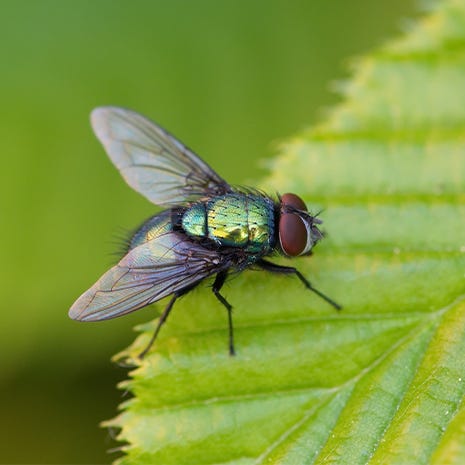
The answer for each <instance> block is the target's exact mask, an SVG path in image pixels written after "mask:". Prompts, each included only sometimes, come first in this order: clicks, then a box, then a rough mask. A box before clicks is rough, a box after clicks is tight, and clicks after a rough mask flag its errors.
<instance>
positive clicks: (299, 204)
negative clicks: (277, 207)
mask: <svg viewBox="0 0 465 465" xmlns="http://www.w3.org/2000/svg"><path fill="white" fill-rule="evenodd" d="M281 203H282V204H283V205H289V206H290V207H294V208H297V210H304V211H307V206H306V205H305V202H304V201H303V200H302V199H301V198H300V197H299V196H298V195H295V194H289V193H287V194H283V195H282V197H281Z"/></svg>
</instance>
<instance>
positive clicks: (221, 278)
mask: <svg viewBox="0 0 465 465" xmlns="http://www.w3.org/2000/svg"><path fill="white" fill-rule="evenodd" d="M227 276H228V272H227V271H220V272H219V273H218V274H217V275H216V278H215V282H214V283H213V286H212V291H213V294H215V296H216V298H217V299H218V300H219V301H220V302H221V303H222V304H223V305H224V306H225V307H226V310H227V311H228V323H229V355H235V354H236V352H235V350H234V331H233V322H232V305H231V304H230V303H229V302H228V301H227V300H226V299H225V298H224V297H223V296H222V295H221V294H220V290H221V288H222V287H223V284H224V282H225V281H226V278H227Z"/></svg>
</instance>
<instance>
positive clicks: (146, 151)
mask: <svg viewBox="0 0 465 465" xmlns="http://www.w3.org/2000/svg"><path fill="white" fill-rule="evenodd" d="M91 123H92V128H93V129H94V132H95V134H96V135H97V137H98V139H99V140H100V142H101V143H102V144H103V146H104V148H105V150H106V152H107V154H108V156H109V157H110V159H111V160H112V162H113V163H114V164H115V165H116V167H117V168H118V169H119V171H120V172H121V175H122V176H123V178H124V179H125V181H126V182H127V183H128V184H129V185H130V186H131V187H132V188H133V189H135V190H136V191H138V192H140V193H141V194H142V195H144V196H145V197H147V198H148V199H149V200H150V201H151V202H153V203H154V204H156V205H161V206H173V205H177V204H180V203H184V202H190V201H194V200H198V199H200V198H202V197H209V196H213V195H221V194H224V193H226V192H229V191H231V187H230V186H229V185H228V184H227V183H226V181H224V180H223V179H222V178H221V177H220V176H219V175H218V174H217V173H215V171H213V170H212V169H211V168H210V167H209V166H208V165H207V163H205V162H204V161H202V160H201V159H200V158H199V157H198V156H197V155H195V154H194V153H193V152H192V151H191V150H189V149H188V148H187V147H185V146H184V145H183V144H182V143H181V142H179V141H178V140H176V139H175V138H174V137H173V136H172V135H171V134H169V133H168V132H166V131H165V130H164V129H162V128H161V127H160V126H158V125H156V124H155V123H153V122H152V121H150V120H148V119H147V118H145V117H143V116H141V115H139V114H138V113H135V112H133V111H130V110H125V109H123V108H117V107H100V108H96V109H95V110H94V111H93V112H92V114H91Z"/></svg>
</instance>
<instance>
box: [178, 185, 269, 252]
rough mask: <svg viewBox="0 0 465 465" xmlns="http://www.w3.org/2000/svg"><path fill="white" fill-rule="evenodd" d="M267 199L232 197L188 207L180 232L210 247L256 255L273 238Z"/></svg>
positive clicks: (249, 196) (245, 196)
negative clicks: (229, 248)
mask: <svg viewBox="0 0 465 465" xmlns="http://www.w3.org/2000/svg"><path fill="white" fill-rule="evenodd" d="M273 208H274V207H273V202H272V201H271V200H270V199H267V198H264V197H262V196H259V195H253V194H241V193H231V194H225V195H221V196H218V197H214V198H212V199H210V200H208V201H207V202H199V203H197V204H194V205H192V206H191V207H189V208H188V209H187V210H186V211H185V212H184V215H183V218H182V228H183V229H184V231H185V232H186V233H187V234H188V235H190V236H195V237H199V238H208V239H210V240H211V241H213V243H215V244H217V245H220V246H226V247H234V248H241V249H244V250H245V251H247V252H251V253H257V252H261V251H265V250H268V249H269V248H270V244H271V242H272V238H273V237H274V236H273V234H274V210H273Z"/></svg>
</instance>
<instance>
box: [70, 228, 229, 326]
mask: <svg viewBox="0 0 465 465" xmlns="http://www.w3.org/2000/svg"><path fill="white" fill-rule="evenodd" d="M226 267H227V264H226V263H225V261H222V259H221V257H220V255H219V254H218V253H217V252H215V251H212V250H208V249H205V248H203V247H201V246H199V245H197V244H195V243H194V244H193V243H192V242H190V241H188V240H187V239H185V238H183V237H182V236H181V235H179V234H177V233H175V232H169V233H165V234H163V235H160V236H158V237H156V238H155V239H152V240H150V241H147V242H145V243H143V244H142V245H139V246H138V247H135V248H134V249H132V250H131V251H130V252H129V253H128V254H127V255H125V256H124V257H123V258H122V259H121V261H120V262H119V263H118V264H117V265H116V266H114V267H113V268H111V269H110V270H109V271H107V272H106V273H105V274H104V275H103V276H102V277H101V278H100V279H99V280H98V281H97V282H96V283H95V284H94V285H93V286H92V287H91V288H90V289H89V290H87V291H86V292H84V294H82V295H81V297H79V299H78V300H77V301H76V302H75V303H74V304H73V306H72V307H71V309H70V310H69V316H70V317H71V318H72V319H74V320H81V321H98V320H106V319H109V318H115V317H118V316H121V315H125V314H127V313H130V312H133V311H134V310H137V309H139V308H142V307H145V306H146V305H149V304H151V303H152V302H156V301H157V300H160V299H162V298H163V297H166V296H168V295H170V294H173V293H174V292H176V291H180V290H182V289H185V288H186V287H189V286H192V285H194V284H196V283H198V282H199V281H201V280H202V279H204V278H206V277H207V276H210V275H211V274H214V273H217V272H218V271H221V270H222V269H225V268H226Z"/></svg>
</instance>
